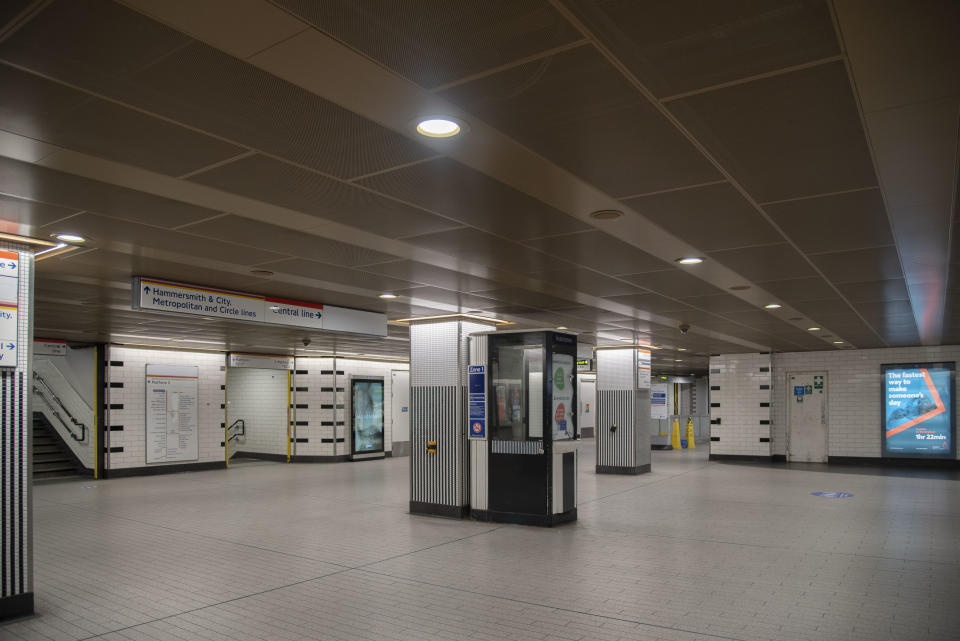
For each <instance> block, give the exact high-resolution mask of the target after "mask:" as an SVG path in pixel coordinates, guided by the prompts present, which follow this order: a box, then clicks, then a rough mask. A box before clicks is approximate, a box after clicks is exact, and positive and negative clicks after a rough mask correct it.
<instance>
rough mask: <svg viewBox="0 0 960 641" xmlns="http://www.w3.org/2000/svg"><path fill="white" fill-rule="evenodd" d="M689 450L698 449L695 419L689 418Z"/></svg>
mask: <svg viewBox="0 0 960 641" xmlns="http://www.w3.org/2000/svg"><path fill="white" fill-rule="evenodd" d="M687 449H690V450H695V449H697V441H696V439H694V437H693V419H692V418H687Z"/></svg>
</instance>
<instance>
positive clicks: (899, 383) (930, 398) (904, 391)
mask: <svg viewBox="0 0 960 641" xmlns="http://www.w3.org/2000/svg"><path fill="white" fill-rule="evenodd" d="M881 367H882V370H883V405H884V407H883V414H882V416H883V456H888V457H904V458H951V459H952V458H954V457H955V456H956V435H955V432H954V402H953V391H954V388H955V377H956V365H955V363H918V364H891V365H882V366H881Z"/></svg>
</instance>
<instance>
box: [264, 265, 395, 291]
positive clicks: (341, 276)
mask: <svg viewBox="0 0 960 641" xmlns="http://www.w3.org/2000/svg"><path fill="white" fill-rule="evenodd" d="M263 268H264V269H269V270H271V271H274V272H277V273H278V274H292V275H294V276H304V277H306V278H311V279H314V280H317V281H327V282H335V283H339V284H344V285H348V286H351V287H359V288H362V289H369V290H372V291H375V292H392V291H393V290H395V289H406V288H409V287H410V286H411V284H413V283H410V282H408V281H405V280H400V279H399V278H389V277H387V276H381V275H379V274H370V273H367V272H361V271H358V270H356V269H349V268H346V267H337V266H336V265H328V264H325V263H320V262H316V261H312V260H306V259H304V258H288V259H286V260H280V261H277V262H274V263H267V264H265V265H263Z"/></svg>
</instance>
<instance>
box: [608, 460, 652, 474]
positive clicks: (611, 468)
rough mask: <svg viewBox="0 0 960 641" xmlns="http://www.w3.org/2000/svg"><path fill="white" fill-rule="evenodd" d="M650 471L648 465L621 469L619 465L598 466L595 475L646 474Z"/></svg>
mask: <svg viewBox="0 0 960 641" xmlns="http://www.w3.org/2000/svg"><path fill="white" fill-rule="evenodd" d="M649 471H650V464H649V463H647V464H646V465H638V466H636V467H621V466H619V465H598V466H597V469H596V472H597V474H646V473H647V472H649Z"/></svg>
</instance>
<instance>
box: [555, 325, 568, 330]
mask: <svg viewBox="0 0 960 641" xmlns="http://www.w3.org/2000/svg"><path fill="white" fill-rule="evenodd" d="M557 329H566V327H564V326H563V325H561V326H560V327H558V328H557Z"/></svg>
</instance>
